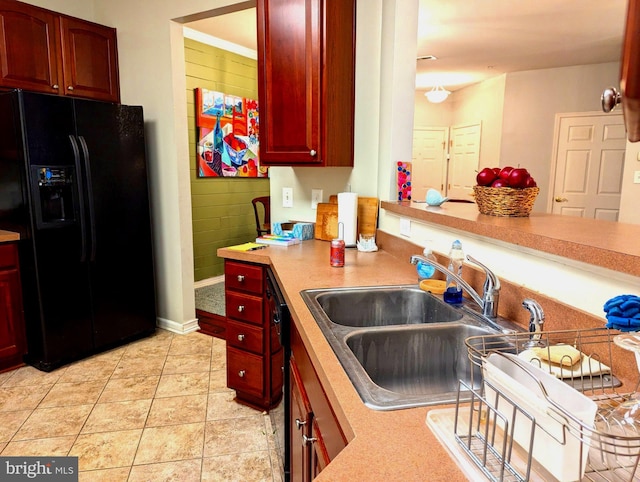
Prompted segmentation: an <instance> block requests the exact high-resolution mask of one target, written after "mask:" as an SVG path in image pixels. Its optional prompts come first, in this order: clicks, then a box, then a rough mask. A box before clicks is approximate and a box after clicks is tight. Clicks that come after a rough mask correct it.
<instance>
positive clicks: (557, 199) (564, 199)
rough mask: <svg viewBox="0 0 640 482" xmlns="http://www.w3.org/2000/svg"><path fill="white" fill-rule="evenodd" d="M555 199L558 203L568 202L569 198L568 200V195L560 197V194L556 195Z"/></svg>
mask: <svg viewBox="0 0 640 482" xmlns="http://www.w3.org/2000/svg"><path fill="white" fill-rule="evenodd" d="M555 201H556V202H557V203H566V202H568V201H569V200H568V199H567V198H566V197H560V196H558V197H556V199H555Z"/></svg>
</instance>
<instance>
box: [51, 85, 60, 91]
mask: <svg viewBox="0 0 640 482" xmlns="http://www.w3.org/2000/svg"><path fill="white" fill-rule="evenodd" d="M51 88H52V89H56V90H57V89H59V88H60V86H59V85H58V84H53V85H52V86H51Z"/></svg>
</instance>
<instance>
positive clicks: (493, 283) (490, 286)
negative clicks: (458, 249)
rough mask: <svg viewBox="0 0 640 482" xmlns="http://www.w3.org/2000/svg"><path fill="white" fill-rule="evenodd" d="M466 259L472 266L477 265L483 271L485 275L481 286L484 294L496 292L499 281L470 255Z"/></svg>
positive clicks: (498, 287)
mask: <svg viewBox="0 0 640 482" xmlns="http://www.w3.org/2000/svg"><path fill="white" fill-rule="evenodd" d="M467 259H468V260H469V261H471V262H472V263H473V264H477V265H478V266H480V267H481V268H482V269H483V270H484V274H485V279H484V286H483V290H484V293H489V292H491V291H498V290H499V289H500V280H499V279H498V277H497V276H496V275H495V274H494V273H493V272H492V271H491V270H490V269H489V268H488V267H487V266H485V265H484V264H482V263H481V262H480V261H478V260H477V259H475V258H474V257H473V256H471V255H470V254H468V255H467Z"/></svg>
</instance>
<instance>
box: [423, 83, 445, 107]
mask: <svg viewBox="0 0 640 482" xmlns="http://www.w3.org/2000/svg"><path fill="white" fill-rule="evenodd" d="M450 93H451V92H449V91H448V90H445V89H444V87H442V86H441V85H438V86H435V87H433V89H431V90H430V91H429V92H425V93H424V95H425V96H426V97H427V100H428V101H429V102H432V103H434V104H439V103H440V102H444V101H445V100H446V99H447V97H449V94H450Z"/></svg>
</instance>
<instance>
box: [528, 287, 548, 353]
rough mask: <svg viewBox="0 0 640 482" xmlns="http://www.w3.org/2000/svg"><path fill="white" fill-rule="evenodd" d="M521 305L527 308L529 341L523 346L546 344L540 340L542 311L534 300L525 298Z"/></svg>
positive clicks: (542, 321)
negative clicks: (528, 314)
mask: <svg viewBox="0 0 640 482" xmlns="http://www.w3.org/2000/svg"><path fill="white" fill-rule="evenodd" d="M522 306H523V307H524V308H525V309H527V310H529V313H530V318H529V333H531V334H530V335H529V341H528V342H526V343H525V344H524V346H525V348H533V347H536V346H546V343H544V341H542V325H543V324H544V311H543V310H542V307H541V306H540V304H538V302H537V301H536V300H533V299H531V298H525V299H524V300H523V301H522Z"/></svg>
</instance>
